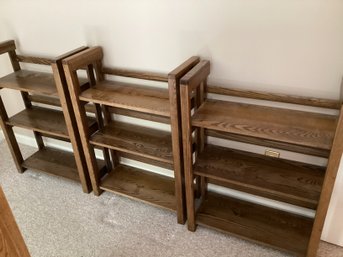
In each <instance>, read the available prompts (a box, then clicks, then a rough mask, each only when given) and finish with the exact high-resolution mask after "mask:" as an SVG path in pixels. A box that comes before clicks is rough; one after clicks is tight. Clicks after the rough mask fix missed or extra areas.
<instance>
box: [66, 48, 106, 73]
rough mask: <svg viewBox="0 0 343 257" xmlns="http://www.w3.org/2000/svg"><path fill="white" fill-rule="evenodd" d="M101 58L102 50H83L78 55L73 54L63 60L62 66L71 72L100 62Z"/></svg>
mask: <svg viewBox="0 0 343 257" xmlns="http://www.w3.org/2000/svg"><path fill="white" fill-rule="evenodd" d="M102 58H103V52H102V48H101V47H99V46H97V47H91V48H89V49H87V50H84V51H82V52H80V53H77V54H74V55H73V56H70V57H68V58H65V59H64V60H63V65H67V66H69V69H70V70H71V71H76V70H78V69H81V68H85V67H86V66H87V65H89V64H90V63H93V62H96V61H100V60H102Z"/></svg>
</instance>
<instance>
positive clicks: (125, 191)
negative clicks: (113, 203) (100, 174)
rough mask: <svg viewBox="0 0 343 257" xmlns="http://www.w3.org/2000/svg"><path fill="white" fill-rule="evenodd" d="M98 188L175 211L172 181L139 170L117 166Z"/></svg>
mask: <svg viewBox="0 0 343 257" xmlns="http://www.w3.org/2000/svg"><path fill="white" fill-rule="evenodd" d="M100 188H101V189H103V190H105V191H110V192H113V193H116V194H120V195H124V196H126V197H129V198H132V199H138V200H140V201H143V202H146V203H149V204H151V205H154V206H158V207H162V208H165V209H169V210H173V211H175V210H176V199H175V195H174V192H175V190H174V180H173V179H172V178H169V177H166V176H162V175H159V174H155V173H152V172H147V171H144V170H141V169H137V168H133V167H129V166H125V165H119V166H117V167H116V168H115V169H114V170H112V171H111V172H110V173H109V174H108V175H107V176H106V177H104V178H103V180H102V181H101V185H100Z"/></svg>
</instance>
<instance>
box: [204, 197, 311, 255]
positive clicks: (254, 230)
mask: <svg viewBox="0 0 343 257" xmlns="http://www.w3.org/2000/svg"><path fill="white" fill-rule="evenodd" d="M197 221H198V223H199V224H202V225H205V226H209V227H212V228H215V229H218V230H220V231H224V232H226V233H229V234H234V235H235V236H239V237H241V238H244V239H248V240H251V241H253V242H256V243H260V244H264V245H268V246H271V247H273V248H276V249H280V250H285V251H288V252H291V253H293V254H296V255H301V256H303V255H305V254H306V249H307V245H308V241H309V238H310V235H311V230H312V224H313V219H311V218H306V217H302V216H300V215H296V214H291V213H287V212H284V211H280V210H276V209H272V208H268V207H264V206H261V205H257V204H253V203H249V202H244V201H242V200H238V199H233V198H230V197H225V196H221V195H218V194H215V193H208V196H207V198H206V200H205V201H203V202H202V205H201V207H200V208H199V211H198V213H197Z"/></svg>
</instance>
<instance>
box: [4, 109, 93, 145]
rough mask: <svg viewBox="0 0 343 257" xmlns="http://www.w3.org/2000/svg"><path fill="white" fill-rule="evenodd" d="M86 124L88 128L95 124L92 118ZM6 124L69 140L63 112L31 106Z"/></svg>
mask: <svg viewBox="0 0 343 257" xmlns="http://www.w3.org/2000/svg"><path fill="white" fill-rule="evenodd" d="M88 122H89V126H90V127H93V126H94V124H95V123H96V121H95V119H93V118H88ZM7 124H8V125H10V126H17V127H21V128H25V129H30V130H33V131H36V132H41V133H43V134H46V135H52V136H56V137H59V138H63V139H69V134H68V130H67V127H66V123H65V119H64V115H63V112H62V111H58V110H53V109H48V108H43V107H38V106H32V107H31V108H29V109H24V110H23V111H21V112H19V113H18V114H16V115H14V116H12V117H11V118H9V120H8V121H7ZM93 130H94V129H93Z"/></svg>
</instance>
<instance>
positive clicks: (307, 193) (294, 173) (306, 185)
mask: <svg viewBox="0 0 343 257" xmlns="http://www.w3.org/2000/svg"><path fill="white" fill-rule="evenodd" d="M194 174H196V175H200V176H205V177H208V178H211V179H214V180H218V181H221V182H224V184H225V185H226V186H227V187H230V188H233V189H236V190H240V191H245V192H248V193H252V194H256V195H260V196H263V197H267V198H271V199H274V200H279V201H283V202H287V203H290V204H295V205H299V206H302V207H306V208H312V209H316V207H317V204H318V200H319V196H320V192H321V188H322V184H323V180H324V175H325V168H323V167H319V166H313V165H308V164H303V163H299V162H294V161H288V160H282V159H278V158H273V157H267V156H263V155H259V154H253V153H248V152H243V151H238V150H231V149H228V148H225V147H220V146H214V145H206V146H205V148H204V151H203V152H202V153H201V154H199V156H198V158H197V160H196V163H195V165H194Z"/></svg>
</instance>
